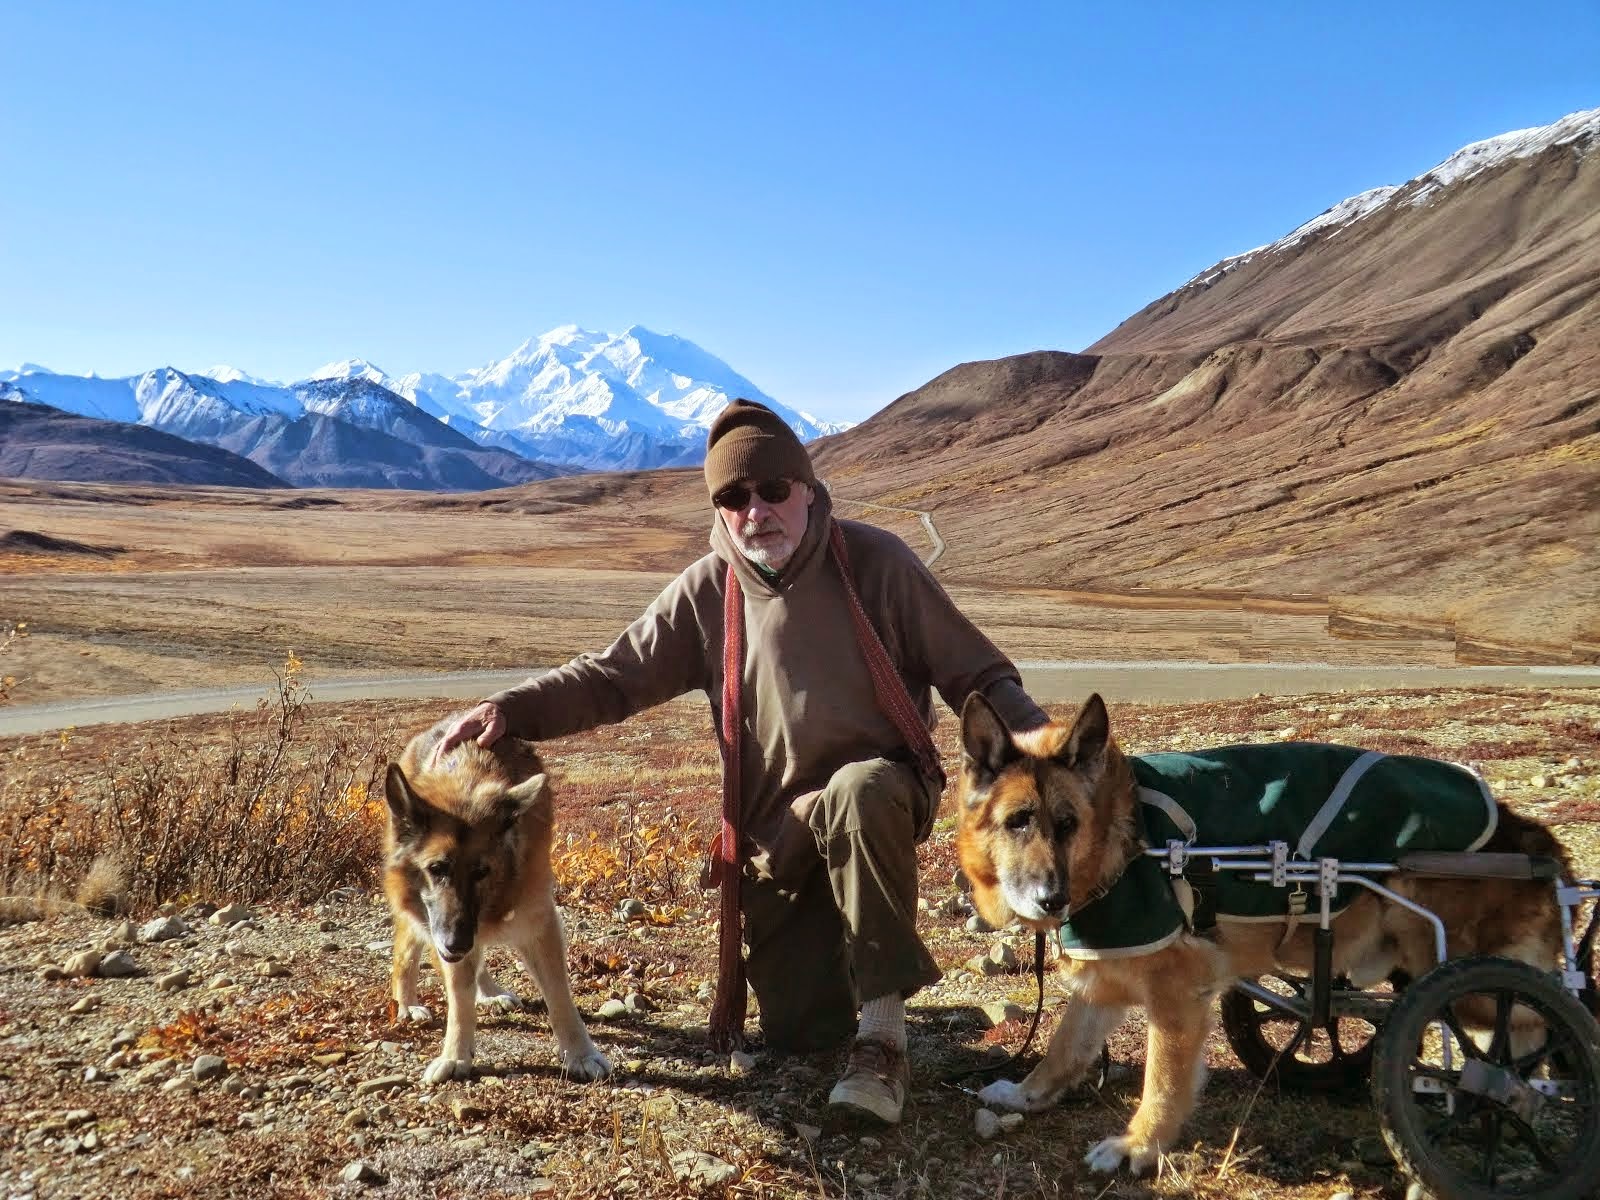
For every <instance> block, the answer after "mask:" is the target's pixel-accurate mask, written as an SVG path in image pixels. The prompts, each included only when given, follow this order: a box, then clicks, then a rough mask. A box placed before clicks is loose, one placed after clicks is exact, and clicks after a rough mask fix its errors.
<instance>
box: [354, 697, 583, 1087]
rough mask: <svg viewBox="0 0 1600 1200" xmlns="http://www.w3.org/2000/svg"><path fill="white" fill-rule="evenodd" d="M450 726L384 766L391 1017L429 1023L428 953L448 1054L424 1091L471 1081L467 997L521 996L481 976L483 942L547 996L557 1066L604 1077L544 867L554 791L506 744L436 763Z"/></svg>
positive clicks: (515, 745)
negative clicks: (420, 988) (423, 993)
mask: <svg viewBox="0 0 1600 1200" xmlns="http://www.w3.org/2000/svg"><path fill="white" fill-rule="evenodd" d="M453 720H454V718H446V719H445V720H443V721H440V722H439V723H438V724H437V725H435V726H433V728H431V729H428V730H426V731H424V732H423V733H420V734H418V735H417V736H416V737H414V738H412V739H411V741H410V742H409V743H408V744H407V745H406V748H405V750H404V751H403V752H402V753H401V755H400V761H399V762H397V763H391V764H389V772H388V777H387V779H386V780H385V785H384V792H385V796H386V798H387V800H388V802H389V826H388V833H387V836H386V838H385V849H386V860H385V868H384V878H383V888H384V892H385V893H386V894H387V896H388V898H389V908H390V911H391V912H392V913H393V914H394V923H395V936H394V968H393V973H392V977H391V984H392V997H393V1007H394V1015H395V1016H396V1017H397V1018H398V1019H401V1020H416V1019H427V1016H428V1013H427V1010H426V1009H424V1008H421V1007H420V1006H419V1005H418V1004H417V984H416V977H417V966H418V959H419V958H420V957H421V954H422V950H423V947H425V946H426V947H427V948H429V949H431V950H432V951H433V954H434V961H435V962H436V963H437V965H438V967H439V973H440V975H441V977H442V978H443V979H444V984H445V995H446V999H447V1004H448V1014H447V1017H446V1021H445V1034H444V1046H443V1048H442V1049H441V1050H440V1051H439V1055H438V1057H437V1058H435V1059H434V1060H433V1061H432V1062H430V1063H429V1064H428V1066H427V1069H426V1070H425V1071H424V1072H423V1080H424V1081H425V1082H427V1083H439V1082H441V1081H443V1080H446V1079H464V1078H467V1077H468V1076H470V1075H471V1074H472V1057H473V1043H474V1037H475V1033H476V1028H477V1014H476V1011H475V1008H474V1000H475V999H476V1000H478V1001H479V1002H480V1003H483V1002H487V1003H491V1004H496V1005H498V1006H500V1007H512V1006H514V1005H515V1002H516V999H515V997H514V996H512V995H511V994H510V993H508V992H503V991H501V990H500V989H499V988H498V987H496V986H495V984H494V981H493V980H492V979H491V978H490V977H489V975H488V973H487V971H485V970H483V949H484V946H485V944H492V945H503V946H506V947H508V948H510V949H511V950H512V952H513V953H515V954H516V955H517V957H518V958H520V959H521V960H522V963H523V965H524V966H526V967H527V968H528V971H529V973H530V974H531V975H532V976H533V978H534V980H535V982H537V983H538V985H539V991H540V992H541V993H542V994H543V996H544V1001H545V1008H546V1011H547V1012H548V1013H549V1016H550V1025H551V1028H552V1030H553V1031H554V1033H555V1037H556V1045H557V1047H558V1050H559V1052H560V1058H561V1065H562V1068H563V1069H564V1070H565V1071H566V1072H567V1073H568V1074H570V1075H574V1076H577V1077H578V1078H580V1079H601V1078H604V1077H605V1076H606V1075H608V1074H610V1071H611V1064H610V1062H609V1061H607V1059H606V1056H605V1055H604V1054H602V1053H601V1052H600V1051H599V1049H598V1048H597V1047H596V1046H595V1044H594V1042H593V1041H592V1040H591V1039H590V1037H589V1031H588V1029H587V1028H585V1026H584V1023H583V1018H582V1017H580V1016H579V1015H578V1010H577V1007H576V1006H575V1005H574V1004H573V1002H572V987H571V982H570V980H569V979H568V976H567V948H566V937H565V934H564V933H563V931H562V927H561V916H560V914H559V913H558V912H557V911H556V902H555V892H554V877H553V875H552V873H551V869H550V841H551V832H552V820H551V807H552V806H551V799H550V789H549V787H548V786H547V783H546V778H545V775H544V772H543V770H542V767H541V764H540V762H539V757H538V755H537V754H536V753H535V752H534V749H533V746H532V745H531V744H530V743H528V742H525V741H521V740H519V739H517V738H510V737H505V738H501V739H500V740H499V741H497V742H496V743H495V744H494V746H493V747H491V748H489V749H485V748H483V747H481V746H479V745H477V743H476V742H472V741H468V742H466V743H463V744H462V745H460V746H457V747H456V748H455V749H453V750H452V751H451V752H450V753H449V754H448V755H445V756H444V758H443V759H436V758H435V755H434V749H435V747H437V745H438V744H439V741H440V740H441V738H442V737H443V735H444V732H445V730H447V729H448V728H449V727H450V725H451V723H452V722H453Z"/></svg>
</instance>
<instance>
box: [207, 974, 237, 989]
mask: <svg viewBox="0 0 1600 1200" xmlns="http://www.w3.org/2000/svg"><path fill="white" fill-rule="evenodd" d="M206 986H207V987H209V988H210V989H211V990H212V991H214V992H219V991H221V990H222V989H223V988H231V987H232V986H233V977H232V976H230V975H213V976H212V977H211V982H210V983H208V984H207V985H206Z"/></svg>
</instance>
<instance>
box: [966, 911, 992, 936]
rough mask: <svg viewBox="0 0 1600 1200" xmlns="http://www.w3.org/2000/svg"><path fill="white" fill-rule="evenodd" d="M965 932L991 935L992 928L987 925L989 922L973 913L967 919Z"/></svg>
mask: <svg viewBox="0 0 1600 1200" xmlns="http://www.w3.org/2000/svg"><path fill="white" fill-rule="evenodd" d="M967 932H968V933H993V932H994V926H993V925H991V924H989V922H987V921H985V920H984V919H983V918H982V917H981V916H979V915H978V914H977V913H973V914H972V915H971V916H970V917H968V918H967Z"/></svg>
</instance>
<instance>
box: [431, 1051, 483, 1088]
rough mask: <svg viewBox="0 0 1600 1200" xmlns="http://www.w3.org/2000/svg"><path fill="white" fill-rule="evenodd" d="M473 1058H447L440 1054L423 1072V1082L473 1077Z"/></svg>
mask: <svg viewBox="0 0 1600 1200" xmlns="http://www.w3.org/2000/svg"><path fill="white" fill-rule="evenodd" d="M471 1078H472V1060H471V1059H470V1058H446V1057H445V1056H444V1055H440V1056H439V1057H438V1058H436V1059H434V1060H433V1061H432V1062H431V1063H429V1064H428V1069H427V1070H425V1071H423V1073H422V1082H423V1083H445V1082H447V1081H448V1080H451V1079H471Z"/></svg>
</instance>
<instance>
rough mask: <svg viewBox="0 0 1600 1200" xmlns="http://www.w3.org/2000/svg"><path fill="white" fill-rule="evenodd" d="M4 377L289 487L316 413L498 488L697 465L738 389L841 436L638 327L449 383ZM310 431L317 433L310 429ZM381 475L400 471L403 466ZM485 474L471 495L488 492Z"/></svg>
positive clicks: (373, 377) (341, 373) (516, 356)
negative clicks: (576, 475) (224, 454)
mask: <svg viewBox="0 0 1600 1200" xmlns="http://www.w3.org/2000/svg"><path fill="white" fill-rule="evenodd" d="M3 382H9V384H10V385H11V386H10V390H9V391H8V392H7V395H8V396H9V398H11V399H22V400H31V401H33V402H35V403H41V404H48V405H53V406H54V407H56V408H61V409H64V410H66V411H68V412H74V413H78V414H80V415H84V416H91V417H98V418H101V419H105V420H111V421H123V422H129V423H135V424H142V425H147V426H151V427H154V428H157V429H160V430H162V431H164V432H167V433H175V434H177V435H179V436H180V437H186V438H190V439H191V440H194V441H199V442H204V443H208V444H211V445H217V446H224V447H226V448H228V449H231V450H234V451H236V452H237V453H240V454H243V455H245V456H246V457H249V458H251V459H252V460H253V461H256V462H259V463H260V465H262V466H265V467H267V468H268V469H269V470H272V471H274V472H276V473H277V474H279V475H283V476H285V477H286V478H288V479H290V480H291V481H292V482H296V483H306V482H312V481H313V477H312V476H307V475H306V474H305V473H304V472H302V473H301V474H298V475H297V473H296V467H295V462H294V458H293V456H292V455H291V454H290V453H289V452H288V450H287V449H286V448H287V447H289V446H291V445H298V444H302V443H304V444H306V445H310V444H312V443H314V442H319V441H327V440H328V439H329V438H332V437H333V431H332V430H331V429H330V428H328V427H325V426H324V425H323V424H321V423H320V422H317V421H313V422H311V424H310V425H307V426H306V427H304V428H302V429H300V430H298V431H296V432H293V434H292V436H291V434H290V432H287V431H286V430H285V428H284V427H285V426H286V425H290V424H294V423H296V422H303V421H306V420H307V419H308V418H310V417H313V416H314V417H318V418H328V419H332V420H334V421H338V422H342V423H344V424H348V425H351V426H354V427H355V428H358V429H362V430H366V431H368V432H369V433H372V434H381V435H383V436H385V437H389V438H395V439H398V440H399V441H400V442H402V443H407V444H410V445H413V446H427V447H433V448H434V452H437V453H444V452H449V453H452V454H460V453H481V454H482V455H485V456H487V457H486V458H484V460H483V461H482V462H480V463H478V464H477V466H476V468H475V469H482V470H483V471H485V472H487V477H490V478H491V480H492V481H494V480H497V481H498V482H500V483H515V482H522V481H523V479H526V478H542V477H544V476H546V475H549V474H554V473H558V472H559V470H560V469H566V470H585V469H587V470H634V469H641V468H647V467H660V466H689V465H694V464H697V463H699V462H700V461H701V460H702V459H703V458H704V456H705V435H706V431H707V430H708V429H709V428H710V426H711V422H712V421H713V420H714V419H715V418H716V415H717V414H718V413H719V412H721V411H722V410H723V409H724V408H725V407H727V405H728V403H729V402H730V401H731V400H733V399H734V398H735V397H737V396H743V397H746V398H748V399H751V400H759V401H761V402H762V403H764V404H767V405H769V406H770V407H771V408H773V409H774V410H775V411H777V412H778V413H779V414H780V415H782V416H783V418H784V419H785V420H787V421H788V422H789V423H790V425H791V426H792V427H793V428H794V430H795V432H796V433H798V434H799V435H800V437H801V438H802V439H804V440H807V441H809V440H811V439H812V438H816V437H820V436H822V435H824V434H829V433H835V432H838V431H839V430H841V429H845V428H847V427H848V426H846V425H842V424H833V423H829V422H825V421H819V420H817V419H816V418H815V417H812V416H810V415H809V414H807V413H803V412H798V411H796V410H794V409H791V408H788V407H786V406H784V405H782V404H779V403H778V402H777V401H776V400H773V399H772V398H771V397H770V396H768V395H767V394H766V393H764V392H763V391H762V390H761V389H760V388H758V387H757V386H756V385H755V384H754V383H752V382H751V381H750V380H749V379H747V378H745V377H744V376H743V375H741V374H739V373H738V372H737V371H735V370H734V369H733V368H732V367H730V366H729V365H728V364H727V363H725V362H723V361H722V360H721V359H719V358H717V357H716V356H715V355H713V354H709V353H707V352H706V351H705V350H702V349H701V348H700V347H699V346H696V345H695V344H694V343H693V342H690V341H688V340H686V339H684V338H680V337H674V336H672V335H669V334H659V333H654V332H652V331H650V330H648V329H645V328H643V327H641V326H637V325H635V326H633V327H632V328H630V329H628V330H626V331H625V332H623V333H620V334H606V333H591V332H589V331H587V330H583V329H579V328H578V327H577V326H576V325H563V326H561V327H560V328H558V329H553V330H551V331H550V332H549V333H546V334H543V335H542V336H540V337H537V338H531V339H529V340H528V341H526V342H524V343H523V344H522V345H521V346H519V347H517V349H516V350H514V351H513V352H512V353H511V354H510V355H508V356H507V357H505V358H503V359H500V360H498V361H496V362H492V363H489V364H488V365H487V366H484V367H481V368H479V369H477V370H473V371H468V372H466V373H464V374H461V375H457V376H454V377H451V376H446V375H440V374H437V373H432V372H421V371H415V372H412V373H410V374H406V375H401V376H398V377H396V376H391V375H389V374H388V373H386V372H385V371H383V370H382V369H381V368H380V367H377V366H375V365H374V364H373V363H371V362H368V361H367V360H366V359H361V358H352V359H346V360H344V361H342V362H332V363H328V364H326V365H325V366H322V367H319V368H318V369H317V370H315V371H313V372H312V373H311V374H310V375H309V376H308V377H307V378H306V379H303V380H301V381H299V382H297V383H291V384H282V383H275V382H273V381H271V380H265V379H259V378H256V377H255V376H252V375H249V374H246V373H245V372H244V371H241V370H239V369H238V368H237V367H232V366H216V367H212V368H210V369H209V370H207V371H205V372H185V371H180V370H178V369H177V368H175V367H162V368H159V369H157V370H154V371H147V372H145V373H144V374H143V375H137V376H129V377H127V378H122V379H101V378H98V377H95V376H90V377H88V378H83V377H80V376H72V375H58V374H55V373H54V372H51V371H47V370H45V369H44V368H42V367H36V366H33V365H31V364H30V365H26V366H24V367H23V368H22V369H21V370H20V371H3V372H0V383H3ZM312 426H315V427H316V429H320V430H322V431H323V432H322V433H321V435H314V433H313V432H311V429H312ZM358 440H359V439H358ZM335 441H336V443H337V445H339V446H346V443H347V439H335ZM326 455H334V456H336V452H335V451H334V450H332V449H330V450H327V451H326ZM384 455H385V456H386V457H385V461H387V462H390V463H391V464H396V463H398V462H399V461H400V459H401V458H403V454H402V453H401V452H400V451H397V450H394V449H393V448H387V449H386V450H385V451H384ZM524 460H532V462H531V463H530V462H527V461H524ZM519 464H520V465H519ZM347 465H348V466H349V467H350V469H351V471H352V472H353V473H354V475H353V476H352V477H354V478H360V479H362V480H363V482H362V483H361V484H360V486H383V483H382V481H381V480H380V481H379V482H377V483H373V482H372V481H371V480H370V479H369V472H367V471H366V469H365V468H364V467H362V466H361V465H360V464H356V463H350V464H347ZM369 465H370V464H369ZM396 469H397V468H396ZM530 472H531V473H530ZM424 475H426V473H425V472H424ZM470 476H471V472H468V471H465V470H464V469H456V468H452V469H451V470H450V471H449V472H447V473H446V475H445V476H441V477H439V479H438V481H437V482H436V483H435V484H434V485H433V486H452V487H453V486H461V484H460V481H461V480H462V479H465V478H468V477H470ZM338 478H339V473H338V471H337V470H336V469H335V467H334V466H333V465H330V463H328V462H323V463H321V464H319V465H318V467H317V469H316V471H315V472H314V481H315V482H317V483H319V484H322V485H331V486H337V484H336V483H335V482H333V481H335V480H337V479H338ZM385 478H391V479H392V478H395V473H394V470H388V471H387V474H386V475H385ZM492 481H491V482H487V483H482V484H478V485H474V486H495V483H494V482H492ZM393 486H408V487H409V486H424V487H426V486H430V485H429V484H428V483H425V482H424V483H421V484H417V483H410V482H408V483H403V484H394V485H393Z"/></svg>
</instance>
